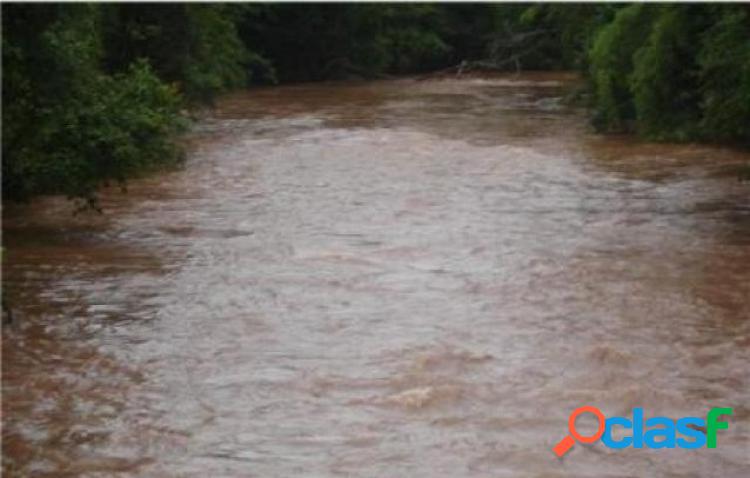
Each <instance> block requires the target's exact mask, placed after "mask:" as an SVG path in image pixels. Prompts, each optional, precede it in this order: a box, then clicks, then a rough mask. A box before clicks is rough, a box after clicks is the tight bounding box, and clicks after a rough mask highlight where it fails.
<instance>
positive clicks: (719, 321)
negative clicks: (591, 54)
mask: <svg viewBox="0 0 750 478" xmlns="http://www.w3.org/2000/svg"><path fill="white" fill-rule="evenodd" d="M574 83H575V80H574V78H571V77H568V76H565V75H559V74H557V75H549V74H536V75H521V76H508V77H497V78H490V79H442V80H426V81H419V80H415V79H403V80H393V81H382V82H372V83H351V84H349V83H343V84H342V83H336V84H315V85H301V86H288V87H277V88H268V89H256V90H252V91H248V92H241V93H237V94H233V95H230V96H227V97H224V98H222V99H221V100H220V101H219V103H218V105H217V108H216V110H215V112H214V113H213V114H212V115H211V116H210V117H209V118H206V119H205V120H202V121H200V122H199V124H198V125H197V126H196V128H195V131H194V132H193V133H191V136H190V138H189V150H190V153H189V158H188V161H187V163H186V165H185V167H184V168H183V169H182V170H180V171H176V172H172V173H169V174H162V175H157V176H152V177H150V178H145V179H142V180H137V181H133V182H131V183H129V185H128V192H127V194H122V193H121V192H120V191H119V189H117V188H111V189H108V190H105V191H104V192H103V193H102V198H101V199H102V206H103V208H104V211H105V214H104V215H97V214H94V213H83V214H77V215H73V214H72V210H73V208H72V206H71V205H70V204H69V203H67V202H66V201H65V200H64V199H60V198H49V199H44V200H39V201H36V202H35V203H33V204H31V205H28V206H23V207H12V208H8V207H6V208H5V211H4V216H5V218H4V221H5V223H4V238H3V241H4V243H5V248H6V251H5V254H4V261H5V263H4V267H3V274H4V278H3V282H4V287H5V289H6V294H7V296H8V298H9V304H10V306H11V308H12V309H13V312H14V316H15V319H16V320H15V323H14V324H13V325H11V326H5V327H4V331H3V342H2V344H3V379H2V384H3V407H2V411H3V432H2V433H3V467H4V471H5V472H6V473H7V475H6V476H111V475H114V474H116V475H117V476H146V477H171V476H175V477H178V476H179V477H208V476H211V477H219V476H227V477H230V476H231V477H240V476H241V477H251V476H257V477H288V476H311V477H318V476H320V477H328V476H331V477H336V476H342V477H343V476H347V477H349V476H357V477H359V476H361V477H396V476H408V477H429V478H432V477H452V478H458V477H490V476H492V477H504V476H507V477H525V476H529V477H536V476H538V477H552V476H576V477H597V478H598V477H631V476H632V477H643V476H669V477H697V476H721V477H745V476H747V475H748V470H749V469H750V461H749V458H748V457H750V453H749V452H750V387H749V385H750V375H749V373H750V372H749V370H750V368H749V367H748V364H749V363H750V320H749V319H750V199H749V198H750V185H749V184H748V183H743V182H740V181H738V180H737V174H736V169H737V167H738V166H739V165H741V164H747V163H748V161H750V156H749V155H747V154H743V153H739V152H733V151H731V150H729V149H720V148H712V147H706V146H695V145H683V146H675V145H664V144H662V145H654V144H646V143H638V142H636V141H634V140H633V139H632V138H627V137H601V136H597V135H594V134H593V133H592V132H591V131H590V130H589V128H588V125H587V121H586V115H585V113H584V112H583V111H580V110H578V109H575V108H572V107H570V106H567V105H566V102H564V101H563V98H564V96H565V95H566V93H567V91H568V90H569V87H570V86H571V85H572V84H574ZM583 405H595V406H597V407H599V408H600V409H601V410H602V411H603V412H604V413H605V414H606V415H629V414H630V412H631V410H632V408H633V407H643V408H644V409H645V413H646V415H647V416H656V415H666V416H669V417H673V418H678V417H681V416H687V415H691V416H705V414H706V412H707V410H708V409H709V408H711V407H717V406H728V407H733V408H734V415H732V416H731V417H729V423H730V425H729V429H728V430H720V431H719V433H718V439H719V446H718V447H717V448H715V449H706V448H703V449H700V450H682V449H674V450H649V449H640V450H634V449H632V448H631V449H627V450H621V451H615V450H612V449H609V448H605V447H604V446H603V445H602V444H601V443H598V444H596V445H592V446H581V445H577V446H575V448H574V449H573V450H572V452H571V453H569V454H568V455H567V456H566V457H565V459H564V460H559V459H557V458H556V457H555V456H554V454H553V453H552V451H551V448H552V446H554V444H555V443H557V442H558V441H559V440H560V439H561V438H563V437H564V436H565V435H566V434H567V416H568V414H570V412H571V411H572V410H574V409H575V408H577V407H580V406H583ZM582 425H583V426H585V425H586V423H582ZM589 425H590V424H589Z"/></svg>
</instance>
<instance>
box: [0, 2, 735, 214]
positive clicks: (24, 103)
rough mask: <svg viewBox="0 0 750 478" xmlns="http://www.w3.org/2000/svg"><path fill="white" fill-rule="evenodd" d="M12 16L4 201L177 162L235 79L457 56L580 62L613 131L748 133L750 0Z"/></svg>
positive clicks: (90, 7) (309, 77)
mask: <svg viewBox="0 0 750 478" xmlns="http://www.w3.org/2000/svg"><path fill="white" fill-rule="evenodd" d="M2 13H3V15H2V26H3V33H2V41H3V60H2V61H3V80H2V81H3V116H2V119H3V124H2V134H3V140H2V154H3V162H2V174H3V179H2V183H3V197H4V198H7V199H24V198H28V197H30V196H34V195H37V194H45V193H60V194H67V195H69V196H71V197H81V198H88V199H91V198H92V197H93V192H94V191H95V189H96V187H97V186H98V185H99V184H101V183H102V182H107V181H124V180H125V179H126V178H128V177H132V176H134V175H137V174H141V173H143V172H145V171H149V170H151V169H154V168H158V167H163V166H165V165H169V164H173V163H175V162H176V161H178V160H179V158H180V150H179V147H178V145H177V143H176V141H175V139H176V134H177V133H178V132H179V131H180V129H181V127H182V125H183V120H182V119H181V116H180V111H181V110H182V109H184V108H186V107H189V106H190V105H191V104H195V103H205V102H210V101H211V100H212V98H213V97H214V96H215V95H216V94H217V93H220V92H222V91H225V90H228V89H232V88H238V87H242V86H244V85H248V84H251V83H277V82H291V81H314V80H322V79H342V78H368V77H377V76H381V75H384V74H404V73H414V72H427V71H434V70H440V69H446V68H449V67H455V66H456V65H473V66H475V67H481V68H491V69H498V70H504V69H506V70H511V71H512V70H520V69H572V68H575V69H579V70H580V71H581V72H582V73H583V75H584V76H585V77H586V78H587V80H588V85H589V92H590V95H589V96H590V98H591V107H592V111H593V121H594V124H595V125H596V126H597V127H598V128H599V129H600V130H601V131H604V132H634V133H637V134H640V135H642V136H644V137H647V138H650V139H657V140H680V141H695V140H699V141H722V142H729V143H732V144H740V145H744V146H749V145H750V9H748V8H747V6H746V5H726V4H724V5H722V4H719V5H710V4H691V5H681V4H661V5H660V4H533V5H532V4H526V5H524V4H500V5H492V4H470V5H466V4H401V5H395V4H387V5H385V4H383V5H378V4H246V5H243V4H148V5H147V4H43V5H29V4H26V5H23V4H4V5H3V6H2ZM462 69H463V66H462V67H461V70H460V71H462ZM457 71H459V69H458V67H457Z"/></svg>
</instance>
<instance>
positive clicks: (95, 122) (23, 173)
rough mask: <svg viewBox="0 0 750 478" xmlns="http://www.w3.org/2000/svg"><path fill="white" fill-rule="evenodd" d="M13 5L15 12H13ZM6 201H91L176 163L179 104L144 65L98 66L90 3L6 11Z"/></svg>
mask: <svg viewBox="0 0 750 478" xmlns="http://www.w3.org/2000/svg"><path fill="white" fill-rule="evenodd" d="M11 9H12V14H11V13H10V12H9V11H8V10H11ZM3 10H4V15H3V124H2V127H3V141H2V153H3V164H2V166H3V195H4V196H5V197H11V198H25V197H28V196H31V195H34V194H40V193H50V192H51V193H63V194H68V195H70V196H76V197H89V198H90V197H91V192H92V191H93V190H94V188H95V187H96V186H97V184H99V182H101V181H102V180H105V181H106V180H110V179H111V180H120V181H121V180H124V179H125V178H126V177H128V176H132V175H133V174H135V173H138V172H140V171H144V170H146V169H149V168H151V167H153V166H156V165H157V164H159V163H163V162H165V161H171V160H174V159H175V158H176V157H177V148H176V147H175V145H174V144H173V143H172V141H171V139H170V138H171V135H172V134H173V133H174V132H175V131H176V130H177V127H178V116H177V110H178V106H179V98H178V96H177V93H176V91H175V90H174V89H173V88H171V87H169V86H167V85H166V84H164V83H162V82H161V81H160V80H159V79H158V78H157V77H156V76H155V75H154V73H153V72H152V71H151V69H150V67H149V65H148V64H147V63H144V62H140V61H139V62H134V63H132V64H130V65H129V66H128V67H127V69H125V70H124V71H122V72H120V73H117V74H113V75H108V74H105V73H104V72H103V71H102V69H101V68H100V67H99V63H100V60H101V56H102V45H101V42H100V38H99V37H98V36H96V35H92V34H91V32H92V31H94V32H95V31H97V29H98V28H99V24H100V21H101V17H100V14H99V13H100V12H99V9H98V8H96V7H94V6H91V5H71V6H66V7H65V8H53V7H50V8H47V9H39V8H35V7H33V6H26V5H13V6H10V8H9V6H4V8H3Z"/></svg>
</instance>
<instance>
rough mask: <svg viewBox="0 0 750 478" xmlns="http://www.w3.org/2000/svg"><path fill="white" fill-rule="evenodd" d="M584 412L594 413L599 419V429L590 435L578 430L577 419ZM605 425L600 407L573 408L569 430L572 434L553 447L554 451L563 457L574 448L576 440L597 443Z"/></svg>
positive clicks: (569, 420) (569, 419)
mask: <svg viewBox="0 0 750 478" xmlns="http://www.w3.org/2000/svg"><path fill="white" fill-rule="evenodd" d="M584 413H591V414H593V415H594V416H596V419H597V420H598V421H599V429H598V430H597V431H596V433H594V434H593V435H591V436H588V437H587V436H583V435H581V434H580V433H578V431H577V430H576V419H577V418H578V417H579V416H580V415H582V414H584ZM604 425H605V418H604V414H603V413H602V412H601V410H599V409H598V408H596V407H592V406H590V405H589V406H585V407H581V408H577V409H575V410H573V413H571V414H570V418H568V431H569V432H570V435H568V436H566V437H565V438H563V439H562V440H560V441H559V442H558V443H557V445H555V446H554V447H553V448H552V451H554V452H555V455H557V456H558V457H560V458H562V456H563V455H565V454H566V453H568V452H569V451H570V449H571V448H573V445H575V443H576V441H579V442H581V443H587V444H591V443H595V442H596V441H597V440H599V439H600V438H601V437H602V435H603V434H604Z"/></svg>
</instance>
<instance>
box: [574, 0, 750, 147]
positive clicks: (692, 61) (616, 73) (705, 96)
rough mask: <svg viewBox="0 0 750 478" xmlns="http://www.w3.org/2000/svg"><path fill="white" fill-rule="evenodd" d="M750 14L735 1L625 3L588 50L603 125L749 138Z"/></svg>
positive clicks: (688, 136) (651, 133) (672, 135)
mask: <svg viewBox="0 0 750 478" xmlns="http://www.w3.org/2000/svg"><path fill="white" fill-rule="evenodd" d="M749 13H750V12H749V11H748V9H747V8H746V7H744V6H736V5H678V4H669V5H645V4H634V5H628V6H625V7H623V8H621V9H620V10H619V11H618V12H617V14H616V15H615V17H614V18H613V20H612V21H611V22H609V23H607V24H605V25H604V26H603V27H602V28H601V29H600V30H599V32H598V34H597V35H596V37H595V39H594V40H593V43H592V46H591V49H590V51H589V60H590V63H591V69H590V76H591V83H592V88H593V92H594V100H595V101H594V107H595V109H596V122H597V125H598V126H600V127H601V128H602V129H604V130H608V131H622V130H625V131H631V130H633V131H636V132H638V133H639V134H641V135H643V136H646V137H649V138H652V139H669V140H709V141H711V140H714V141H716V140H722V141H731V142H737V143H740V144H745V145H750V14H749Z"/></svg>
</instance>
